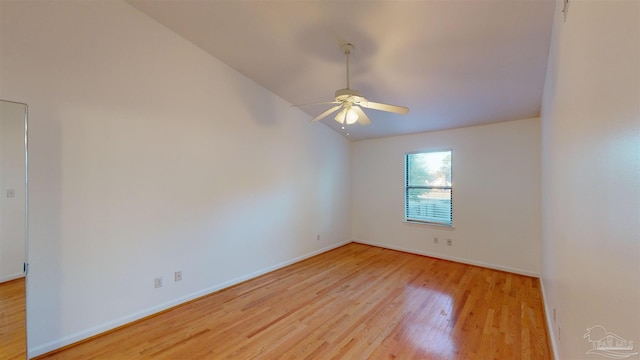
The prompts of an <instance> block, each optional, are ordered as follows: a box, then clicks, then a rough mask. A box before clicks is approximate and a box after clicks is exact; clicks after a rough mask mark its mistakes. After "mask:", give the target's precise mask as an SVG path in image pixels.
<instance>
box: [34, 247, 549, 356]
mask: <svg viewBox="0 0 640 360" xmlns="http://www.w3.org/2000/svg"><path fill="white" fill-rule="evenodd" d="M544 319H545V318H544V315H543V308H542V302H541V294H540V287H539V283H538V280H537V279H535V278H531V277H526V276H520V275H515V274H510V273H505V272H500V271H495V270H489V269H485V268H480V267H475V266H470V265H464V264H459V263H454V262H450V261H444V260H438V259H434V258H430V257H424V256H419V255H412V254H408V253H403V252H398V251H393V250H387V249H382V248H377V247H372V246H368V245H362V244H356V243H352V244H348V245H345V246H343V247H340V248H337V249H335V250H332V251H329V252H327V253H324V254H321V255H318V256H316V257H313V258H310V259H307V260H304V261H302V262H299V263H296V264H294V265H291V266H289V267H286V268H283V269H280V270H277V271H274V272H272V273H269V274H266V275H263V276H261V277H259V278H256V279H253V280H250V281H247V282H244V283H242V284H239V285H236V286H234V287H231V288H229V289H226V290H223V291H220V292H217V293H214V294H212V295H209V296H206V297H203V298H200V299H198V300H195V301H192V302H190V303H188V304H186V305H183V306H180V307H177V308H175V309H172V310H170V311H167V312H164V313H162V314H159V315H156V316H153V317H150V318H148V319H145V320H142V321H139V322H136V323H134V324H131V325H128V326H126V327H123V328H120V329H118V330H116V331H112V332H110V333H108V334H105V335H102V336H98V337H95V338H93V339H91V340H90V341H86V342H82V343H79V344H77V345H74V346H71V347H68V348H66V349H64V350H62V351H59V352H55V353H51V354H49V355H48V356H43V357H41V358H40V359H147V358H154V359H392V358H395V359H465V360H467V359H483V360H486V359H501V360H503V359H551V353H550V351H549V346H548V341H547V332H546V326H545V320H544Z"/></svg>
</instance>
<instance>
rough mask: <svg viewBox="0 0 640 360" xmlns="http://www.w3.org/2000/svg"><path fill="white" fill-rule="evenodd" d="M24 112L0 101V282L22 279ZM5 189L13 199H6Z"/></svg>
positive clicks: (20, 106)
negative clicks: (11, 192)
mask: <svg viewBox="0 0 640 360" xmlns="http://www.w3.org/2000/svg"><path fill="white" fill-rule="evenodd" d="M25 110H26V109H25V106H24V105H23V104H16V103H12V102H5V101H3V102H0V282H3V281H9V280H13V279H17V278H19V277H22V276H23V271H22V270H23V263H24V260H25V242H24V241H25V231H24V230H25V228H24V225H25V191H26V185H25V179H24V166H25V165H24V112H25ZM8 190H13V192H14V196H13V197H8V196H7V191H8Z"/></svg>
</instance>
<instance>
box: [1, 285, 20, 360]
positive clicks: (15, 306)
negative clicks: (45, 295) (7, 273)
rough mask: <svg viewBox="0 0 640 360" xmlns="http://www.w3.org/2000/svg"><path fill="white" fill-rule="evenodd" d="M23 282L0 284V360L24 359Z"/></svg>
mask: <svg viewBox="0 0 640 360" xmlns="http://www.w3.org/2000/svg"><path fill="white" fill-rule="evenodd" d="M24 294H25V280H24V278H19V279H15V280H11V281H7V282H3V283H0V360H10V359H11V360H13V359H21V360H22V359H25V358H26V357H27V340H26V324H25V295H24Z"/></svg>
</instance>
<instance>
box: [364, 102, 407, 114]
mask: <svg viewBox="0 0 640 360" xmlns="http://www.w3.org/2000/svg"><path fill="white" fill-rule="evenodd" d="M360 106H362V107H364V108H367V109H373V110H380V111H388V112H393V113H397V114H403V115H404V114H407V113H408V112H409V108H407V107H404V106H397V105H389V104H381V103H376V102H373V101H363V102H361V103H360Z"/></svg>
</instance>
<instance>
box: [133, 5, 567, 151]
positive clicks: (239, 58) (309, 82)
mask: <svg viewBox="0 0 640 360" xmlns="http://www.w3.org/2000/svg"><path fill="white" fill-rule="evenodd" d="M127 2H128V3H129V4H131V5H132V6H134V7H136V8H137V9H139V10H140V11H142V12H143V13H145V14H146V15H148V16H149V17H151V18H153V19H155V20H156V21H158V22H160V23H161V24H163V25H165V26H166V27H168V28H169V29H171V30H173V31H174V32H176V33H177V34H179V35H180V36H182V37H184V38H185V39H186V40H188V41H190V42H192V43H193V44H195V45H197V46H199V47H200V48H202V49H203V50H204V51H206V52H208V53H210V54H211V55H213V56H214V57H216V58H218V59H220V60H221V61H223V62H224V63H226V64H228V65H229V66H231V67H232V68H234V69H236V70H237V71H239V72H241V73H243V74H244V75H246V76H247V77H249V78H251V79H252V80H254V81H256V82H257V83H259V84H261V85H262V86H264V87H265V88H267V89H269V90H270V91H272V92H273V93H275V94H277V95H278V96H280V97H282V98H283V99H285V100H286V101H288V102H290V103H292V104H305V103H313V102H317V101H331V100H333V98H334V92H335V91H336V90H338V89H342V88H344V87H345V86H346V64H345V55H344V53H343V52H342V51H341V50H340V45H341V44H343V43H347V42H348V43H352V44H353V45H354V46H355V49H354V51H353V52H352V54H351V57H350V62H351V71H350V72H351V74H350V87H351V88H353V89H357V90H359V91H360V92H361V94H362V95H363V96H365V97H367V99H369V100H370V101H375V102H382V103H389V104H394V105H402V106H407V107H409V108H410V111H409V114H407V115H398V114H392V113H385V112H380V111H376V110H366V112H367V114H368V115H369V117H370V118H371V120H372V124H371V125H369V126H360V125H357V124H356V125H352V126H349V127H348V128H347V129H346V131H345V130H342V129H340V125H339V124H338V123H337V122H336V121H334V120H333V116H329V117H327V118H325V119H324V120H322V122H323V123H325V124H326V125H328V126H330V127H332V128H333V129H335V130H336V131H338V132H340V133H342V134H343V135H345V136H347V135H346V133H347V131H348V133H349V136H348V138H350V139H352V140H359V139H367V138H376V137H384V136H391V135H399V134H407V133H415V132H424V131H433V130H441V129H449V128H457V127H464V126H472V125H480V124H487V123H492V122H502V121H509V120H518V119H524V118H529V117H536V116H539V114H540V104H541V101H542V90H543V86H544V80H545V72H546V67H547V55H548V50H549V42H550V38H551V30H552V18H553V14H554V8H555V2H554V1H553V0H464V1H458V0H451V1H441V0H428V1H355V0H353V1H347V0H344V1H326V0H325V1H317V0H316V1H293V0H290V1H274V0H266V1H265V0H263V1H257V0H252V1H237V0H234V1H220V0H204V1H203V0H180V1H177V0H127ZM328 108H329V105H312V106H306V107H302V108H301V109H302V110H303V111H305V112H307V113H308V114H309V116H310V118H309V119H311V118H313V117H315V116H317V115H318V114H320V113H322V112H324V111H325V110H326V109H328ZM292 111H295V110H292ZM318 125H319V124H318Z"/></svg>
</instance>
